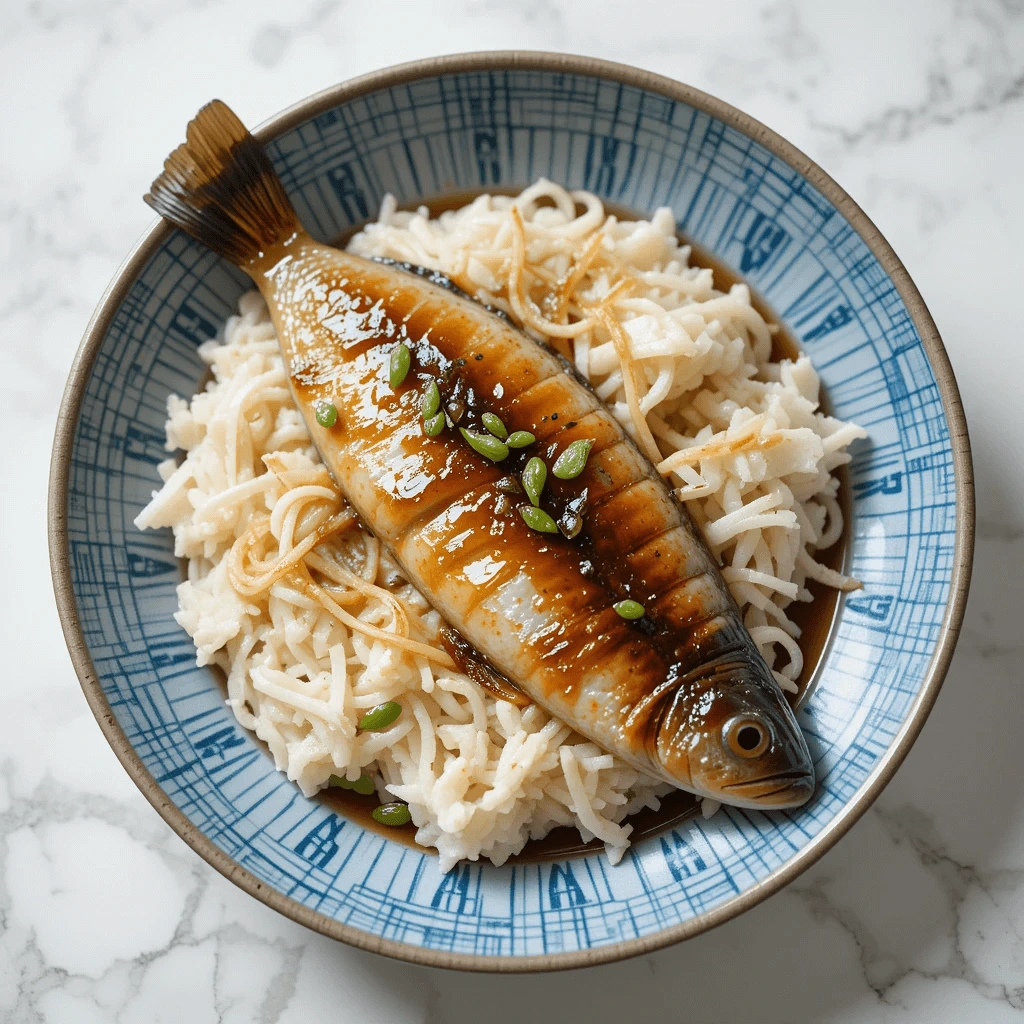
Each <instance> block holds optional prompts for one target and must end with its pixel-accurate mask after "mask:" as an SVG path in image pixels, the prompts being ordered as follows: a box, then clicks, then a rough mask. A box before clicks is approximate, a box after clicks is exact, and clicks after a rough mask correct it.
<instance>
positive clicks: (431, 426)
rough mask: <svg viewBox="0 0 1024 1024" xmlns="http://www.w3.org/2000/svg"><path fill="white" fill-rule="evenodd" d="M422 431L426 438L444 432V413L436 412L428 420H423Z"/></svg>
mask: <svg viewBox="0 0 1024 1024" xmlns="http://www.w3.org/2000/svg"><path fill="white" fill-rule="evenodd" d="M423 430H424V431H425V433H426V435H427V437H437V435H438V434H440V433H441V431H442V430H444V413H443V412H436V413H434V415H433V416H431V417H430V419H429V420H425V421H424V423H423Z"/></svg>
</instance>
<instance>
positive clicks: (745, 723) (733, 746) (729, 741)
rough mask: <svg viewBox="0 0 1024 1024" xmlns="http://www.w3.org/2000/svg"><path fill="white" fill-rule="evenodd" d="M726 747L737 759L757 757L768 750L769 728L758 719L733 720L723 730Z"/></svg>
mask: <svg viewBox="0 0 1024 1024" xmlns="http://www.w3.org/2000/svg"><path fill="white" fill-rule="evenodd" d="M722 733H723V736H724V738H725V742H726V745H727V746H728V748H729V749H730V750H731V751H732V752H733V753H734V754H735V755H736V756H737V757H757V756H758V755H760V754H763V753H764V752H765V751H766V750H767V749H768V744H769V742H770V741H771V736H770V734H769V732H768V727H767V726H766V725H765V724H764V723H763V722H759V721H758V720H757V719H756V718H745V717H744V718H731V719H729V721H728V722H726V723H725V725H724V727H723V728H722Z"/></svg>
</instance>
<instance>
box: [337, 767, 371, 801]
mask: <svg viewBox="0 0 1024 1024" xmlns="http://www.w3.org/2000/svg"><path fill="white" fill-rule="evenodd" d="M327 785H328V786H331V787H332V788H334V789H352V790H355V792H357V793H359V794H360V795H361V796H369V795H370V794H371V793H372V792H373V791H374V790H375V789H376V786H374V784H373V779H372V778H371V777H370V776H369V775H367V774H366V772H363V773H362V774H361V775H360V776H359V778H358V779H356V780H355V782H349V781H348V779H346V778H345V776H344V775H332V776H331V777H330V779H328V780H327Z"/></svg>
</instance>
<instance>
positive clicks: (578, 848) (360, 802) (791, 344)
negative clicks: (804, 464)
mask: <svg viewBox="0 0 1024 1024" xmlns="http://www.w3.org/2000/svg"><path fill="white" fill-rule="evenodd" d="M476 194H478V193H472V194H470V193H461V194H457V195H448V196H444V197H441V198H439V199H437V200H434V201H429V202H427V203H425V204H417V205H426V206H427V207H428V209H429V210H430V212H431V215H433V216H436V215H438V214H439V213H441V212H443V211H444V210H446V209H454V208H457V207H459V206H462V205H464V204H465V203H466V202H469V201H471V200H472V198H474V196H475V195H476ZM609 212H613V213H616V214H617V215H619V216H622V217H630V218H634V217H635V216H636V215H635V214H632V213H630V212H629V211H624V210H616V209H614V208H611V207H609ZM355 230H357V229H356V228H354V229H353V230H352V231H351V232H348V233H346V235H345V237H343V238H342V239H339V240H338V244H344V242H345V241H347V239H348V238H349V237H351V234H352V233H354V231H355ZM691 244H692V243H691ZM691 262H692V263H693V264H694V265H700V266H706V267H711V269H712V270H713V273H714V280H715V286H716V287H717V288H719V289H720V290H723V291H727V290H728V288H729V287H730V286H731V284H732V283H734V282H736V281H737V280H740V278H739V276H738V275H736V274H735V273H734V272H733V271H732V270H731V268H728V267H726V266H725V265H723V264H721V263H720V262H719V261H717V260H715V259H714V258H713V257H711V256H710V255H709V254H708V253H706V252H704V251H703V250H701V249H700V248H699V247H698V246H694V247H693V256H692V259H691ZM751 301H752V304H753V305H754V306H755V308H757V309H758V311H759V312H760V313H761V314H762V315H763V316H764V317H765V319H766V320H767V321H768V322H769V323H774V324H777V323H778V318H777V317H776V316H775V314H774V313H773V311H772V310H771V309H770V307H769V306H768V305H767V303H765V302H764V300H763V299H762V298H761V297H760V296H759V295H757V294H756V293H755V292H754V291H753V290H751ZM798 352H799V347H798V346H797V344H796V342H795V339H793V338H792V336H791V335H789V334H788V332H786V331H785V329H784V328H782V327H781V326H780V329H779V331H778V332H777V333H776V335H775V338H774V344H773V358H775V359H778V358H786V357H788V358H792V357H794V356H795V355H796V354H797V353H798ZM822 404H823V406H825V405H826V402H825V401H824V400H823V402H822ZM476 412H477V410H476V409H475V408H474V407H473V404H472V403H470V408H469V409H467V417H466V420H467V423H469V424H470V425H472V426H474V427H475V426H476V420H477V415H476ZM538 437H540V435H539V434H538ZM542 440H543V439H541V441H542ZM539 447H540V446H539V445H538V448H539ZM510 461H512V460H510ZM504 468H506V467H505V466H503V469H504ZM508 468H509V469H511V468H512V467H511V466H508ZM549 479H550V478H549ZM549 486H550V485H549ZM556 497H557V495H556ZM840 498H841V504H842V506H843V510H844V514H845V515H847V521H848V486H847V481H846V479H845V476H843V477H841V492H840ZM848 532H849V531H844V537H843V538H841V539H840V541H839V542H838V543H837V544H836V545H834V546H833V548H832V549H830V550H829V551H827V552H819V553H818V557H819V558H820V559H821V560H822V561H823V562H824V563H825V564H827V565H829V566H830V567H833V568H837V569H839V568H842V564H843V561H844V556H845V551H846V536H847V535H848ZM580 554H582V555H583V557H584V560H586V554H585V553H583V552H581V553H580ZM577 557H579V555H577ZM810 589H811V591H812V593H814V594H815V598H816V599H815V601H814V602H813V604H810V605H808V604H794V605H792V606H791V607H790V611H789V613H790V615H791V617H792V618H793V619H794V621H796V622H797V623H798V624H799V625H800V626H801V628H802V630H803V635H802V637H801V641H800V646H801V650H802V652H803V655H804V669H803V671H802V673H801V676H800V679H799V681H798V682H799V685H800V694H799V696H798V697H796V698H794V699H792V700H791V703H797V702H802V700H803V699H804V698H805V697H806V693H807V689H808V684H809V682H810V681H811V680H812V678H813V676H814V673H815V670H816V668H817V665H818V663H819V661H820V658H821V656H822V653H823V651H824V648H825V646H826V644H827V642H828V637H829V635H830V633H831V628H832V624H833V622H834V619H835V613H836V610H837V607H838V596H839V595H838V594H837V593H836V592H835V591H832V590H830V589H829V588H826V587H824V586H822V585H820V584H817V583H814V582H812V583H811V584H810ZM318 799H321V800H323V801H324V802H325V803H327V804H328V805H329V806H331V807H332V808H334V809H335V810H336V811H337V812H338V813H341V814H342V815H344V816H345V817H347V818H349V819H351V820H353V821H355V822H358V823H359V824H360V825H362V826H364V827H365V828H368V829H370V830H372V831H374V832H376V833H379V834H381V835H383V836H386V837H387V838H389V839H394V840H397V841H400V842H405V843H407V844H408V845H415V842H414V836H415V827H414V826H413V825H411V824H410V825H406V826H401V827H399V828H394V827H388V826H383V825H380V824H378V823H377V822H376V821H374V820H373V818H372V817H371V812H372V810H373V808H374V807H375V806H376V805H377V803H378V801H377V798H376V797H375V796H367V797H364V796H360V795H359V794H356V793H354V792H352V791H349V790H341V789H328V790H325V791H324V792H323V793H322V794H320V795H319V797H318ZM697 812H698V804H697V800H696V799H695V798H694V797H693V796H692V795H691V794H689V793H686V792H682V791H677V792H675V793H671V794H669V795H668V796H666V797H664V798H662V805H661V808H660V809H659V810H658V811H651V810H649V809H645V810H643V811H641V812H639V813H638V814H636V815H634V816H633V817H632V818H631V819H630V821H631V824H633V826H634V832H633V835H632V839H634V840H637V839H642V838H644V837H647V836H650V835H655V834H657V833H658V832H661V831H663V830H665V829H667V828H670V827H672V826H674V825H677V824H679V823H680V822H682V821H685V820H687V819H688V818H690V817H692V816H694V815H695V814H696V813H697ZM600 846H601V844H600V842H598V841H595V842H592V843H590V844H583V843H582V841H581V840H580V838H579V835H578V833H576V832H575V831H574V830H572V829H568V828H560V829H556V830H554V831H553V832H552V833H551V834H550V835H549V836H547V837H546V838H545V839H543V840H539V841H534V842H531V843H528V844H527V847H526V848H525V849H524V850H523V852H522V853H521V854H519V855H518V857H516V858H513V861H512V862H513V863H515V862H525V861H534V860H547V859H554V858H562V857H565V856H571V855H576V854H579V853H582V852H586V851H589V850H592V849H599V848H600Z"/></svg>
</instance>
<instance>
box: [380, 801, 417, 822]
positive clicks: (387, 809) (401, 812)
mask: <svg viewBox="0 0 1024 1024" xmlns="http://www.w3.org/2000/svg"><path fill="white" fill-rule="evenodd" d="M373 820H374V821H376V822H377V823H378V824H379V825H407V824H408V823H409V822H410V821H412V815H411V814H410V813H409V805H408V804H402V803H398V802H397V801H396V802H395V803H392V804H381V805H380V807H374V809H373Z"/></svg>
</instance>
